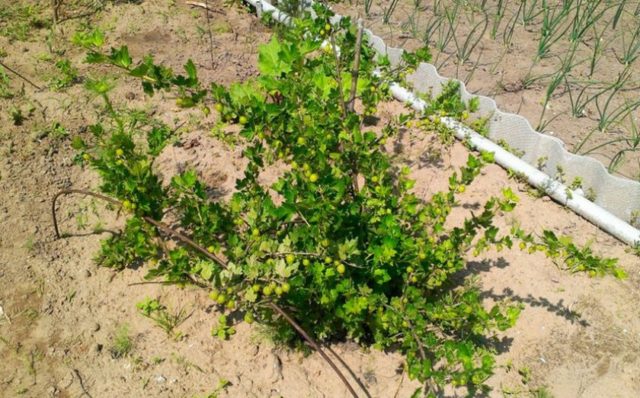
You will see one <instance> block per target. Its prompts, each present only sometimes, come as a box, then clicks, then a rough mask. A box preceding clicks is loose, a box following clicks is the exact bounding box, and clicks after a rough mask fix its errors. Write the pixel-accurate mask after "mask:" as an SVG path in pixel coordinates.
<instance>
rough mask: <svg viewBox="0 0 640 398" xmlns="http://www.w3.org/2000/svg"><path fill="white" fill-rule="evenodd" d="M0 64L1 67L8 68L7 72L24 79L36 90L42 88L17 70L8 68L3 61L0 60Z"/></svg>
mask: <svg viewBox="0 0 640 398" xmlns="http://www.w3.org/2000/svg"><path fill="white" fill-rule="evenodd" d="M0 66H2V67H3V68H5V69H6V70H8V71H9V72H11V73H13V74H14V75H16V76H18V77H19V78H21V79H22V80H24V81H25V82H27V83H29V84H30V85H32V86H33V87H35V88H36V89H37V90H42V87H40V86H38V85H37V84H35V83H34V82H32V81H31V80H29V79H27V78H26V77H24V76H23V75H22V74H20V73H19V72H17V71H15V70H13V69H11V68H9V67H8V66H7V65H6V64H5V63H3V62H2V61H0Z"/></svg>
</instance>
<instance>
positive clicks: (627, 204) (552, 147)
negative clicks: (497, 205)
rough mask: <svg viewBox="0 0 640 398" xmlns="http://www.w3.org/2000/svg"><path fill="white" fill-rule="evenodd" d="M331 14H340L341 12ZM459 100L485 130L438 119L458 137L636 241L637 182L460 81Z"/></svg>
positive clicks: (381, 47)
mask: <svg viewBox="0 0 640 398" xmlns="http://www.w3.org/2000/svg"><path fill="white" fill-rule="evenodd" d="M245 1H246V2H247V3H249V4H251V5H252V6H254V7H255V8H256V11H257V13H258V14H259V15H260V14H262V13H263V12H268V13H272V17H273V18H274V19H275V20H277V21H279V22H282V23H284V24H288V23H289V22H290V20H291V19H290V16H289V15H287V14H286V13H284V12H282V11H280V10H279V9H278V8H276V7H274V6H273V5H272V4H270V3H268V2H267V1H265V0H245ZM335 18H336V19H339V18H342V17H341V16H340V15H336V16H335ZM365 31H366V34H367V36H368V39H369V42H370V44H371V45H372V46H373V48H374V49H375V50H376V51H378V52H379V53H380V54H386V55H388V57H389V59H390V61H391V63H392V64H397V63H398V62H400V59H401V56H402V53H403V51H404V50H403V49H400V48H394V47H389V46H387V45H386V44H385V42H384V40H382V38H380V37H379V36H376V35H375V34H374V33H373V32H371V31H370V30H365ZM450 80H455V79H450V78H446V77H443V76H441V75H440V74H439V73H438V71H437V70H436V68H435V66H433V65H431V64H428V63H421V64H420V65H419V67H418V68H416V71H415V72H414V73H413V74H412V75H411V76H409V77H408V78H407V81H408V82H409V83H410V84H411V85H412V86H413V89H414V90H415V92H416V93H418V94H423V95H424V94H430V95H432V96H435V95H438V94H439V93H440V92H441V90H442V86H443V84H444V83H446V82H448V81H450ZM458 82H459V83H460V92H461V96H462V99H463V100H469V99H471V98H473V97H477V98H478V99H479V103H480V107H479V110H478V114H479V115H480V116H483V117H487V116H489V117H490V119H489V126H488V127H489V134H488V137H486V138H485V137H483V136H481V135H480V134H478V133H477V132H475V131H473V130H471V129H469V128H468V127H466V126H464V125H462V124H461V123H459V122H458V121H456V120H454V119H451V118H443V119H442V121H443V123H445V124H446V125H447V126H448V127H449V128H451V129H452V130H453V131H454V133H455V135H456V137H457V138H458V139H461V140H462V139H466V140H469V141H470V142H471V144H472V146H473V147H474V148H476V149H479V150H486V151H490V152H492V153H494V155H495V158H496V163H498V164H499V165H501V166H502V167H504V168H505V169H508V170H513V171H515V172H518V173H521V174H522V175H524V176H525V177H526V179H527V181H528V182H529V184H531V185H533V186H534V187H536V188H538V189H541V190H543V191H545V192H546V193H547V194H548V195H549V196H550V197H551V198H552V199H554V200H555V201H557V202H559V203H560V204H562V205H564V206H567V207H568V208H570V209H571V210H573V211H574V212H575V213H577V214H579V215H581V216H582V217H584V218H585V219H587V220H589V221H590V222H592V223H594V224H595V225H597V226H598V227H600V228H602V229H603V230H605V231H607V232H608V233H610V234H611V235H613V236H615V237H616V238H618V239H619V240H621V241H623V242H625V243H627V244H629V245H632V246H634V245H638V244H640V230H638V229H636V228H634V227H633V226H632V225H630V221H631V218H632V217H633V213H634V211H640V182H636V181H632V180H629V179H626V178H621V177H617V176H613V175H611V174H609V172H608V171H607V170H606V168H605V167H604V165H603V164H602V163H600V162H599V161H597V160H595V159H593V158H590V157H586V156H581V155H575V154H572V153H569V152H568V151H567V150H566V149H565V147H564V142H562V140H560V139H558V138H556V137H551V136H548V135H545V134H541V133H539V132H537V131H535V130H534V129H533V127H532V126H531V124H530V123H529V121H528V120H527V119H526V118H524V117H522V116H520V115H516V114H512V113H507V112H503V111H501V110H499V109H498V106H497V104H496V102H495V101H494V100H493V99H491V98H489V97H485V96H482V95H473V94H471V93H469V91H467V89H466V86H465V84H464V83H463V82H460V81H458ZM391 92H392V94H393V95H394V97H395V98H396V99H398V100H400V101H402V102H405V103H407V104H409V105H411V106H412V107H413V108H414V109H416V110H417V111H422V110H424V109H425V107H426V102H424V101H423V100H421V99H420V98H419V95H416V94H415V93H413V92H410V91H409V90H407V89H405V88H403V87H401V86H399V85H398V84H394V85H392V87H391ZM500 140H503V141H504V142H506V143H507V144H508V145H509V146H510V147H511V148H514V149H517V150H520V151H522V152H523V153H524V155H523V156H522V157H521V158H519V157H517V156H515V155H514V154H512V153H510V152H508V151H506V150H505V149H503V148H502V147H501V146H499V145H497V144H496V143H495V142H497V141H500ZM539 159H545V161H544V163H545V167H544V168H543V170H539V169H537V168H536V167H534V166H533V165H534V164H536V163H537V162H538V160H539ZM560 169H561V170H563V174H564V175H563V178H564V179H565V180H566V181H572V180H573V179H574V178H576V177H579V178H580V179H581V180H582V189H578V190H571V189H569V188H568V187H567V186H565V185H564V183H562V182H561V181H559V178H558V177H559V176H558V175H557V174H558V172H557V171H558V170H560ZM584 191H591V192H593V194H595V200H593V201H591V200H589V199H587V198H585V197H584Z"/></svg>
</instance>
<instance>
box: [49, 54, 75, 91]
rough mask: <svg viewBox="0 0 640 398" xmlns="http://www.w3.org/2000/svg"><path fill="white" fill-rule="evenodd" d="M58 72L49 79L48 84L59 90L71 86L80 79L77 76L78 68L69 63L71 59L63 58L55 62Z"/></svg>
mask: <svg viewBox="0 0 640 398" xmlns="http://www.w3.org/2000/svg"><path fill="white" fill-rule="evenodd" d="M56 68H57V69H58V74H57V75H56V76H54V77H53V78H52V79H51V81H50V86H51V88H52V89H54V90H60V89H63V88H67V87H70V86H72V85H73V84H75V83H77V82H79V81H80V79H79V78H78V69H76V68H75V67H73V66H72V65H71V61H69V60H68V59H63V60H60V61H58V62H56Z"/></svg>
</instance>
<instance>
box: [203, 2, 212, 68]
mask: <svg viewBox="0 0 640 398" xmlns="http://www.w3.org/2000/svg"><path fill="white" fill-rule="evenodd" d="M205 5H206V9H205V12H204V14H205V16H206V17H207V30H208V31H209V56H210V58H211V68H212V69H213V67H214V62H213V34H212V33H211V17H210V16H209V13H208V12H207V11H209V0H205Z"/></svg>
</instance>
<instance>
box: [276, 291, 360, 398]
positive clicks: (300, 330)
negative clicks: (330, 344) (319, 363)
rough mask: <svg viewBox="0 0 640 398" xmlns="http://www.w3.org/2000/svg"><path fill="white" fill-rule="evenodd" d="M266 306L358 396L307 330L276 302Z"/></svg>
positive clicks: (352, 393) (354, 395)
mask: <svg viewBox="0 0 640 398" xmlns="http://www.w3.org/2000/svg"><path fill="white" fill-rule="evenodd" d="M268 306H269V307H271V308H272V309H273V310H275V311H276V312H277V313H278V314H280V315H281V316H282V317H283V318H284V319H285V320H286V321H287V322H288V323H289V325H291V326H292V327H293V328H294V329H295V330H296V331H297V332H298V333H299V334H300V336H302V338H304V339H305V340H306V341H307V343H309V345H310V346H311V347H312V348H313V349H314V350H316V351H318V354H320V356H321V357H322V358H323V359H324V360H325V361H326V362H327V363H328V364H329V366H331V368H332V369H333V370H334V372H336V374H337V375H338V377H339V378H340V380H341V381H342V382H343V383H344V385H345V386H346V387H347V390H349V392H350V393H351V395H352V396H353V397H354V398H358V394H356V392H355V390H354V389H353V387H351V384H350V383H349V381H348V380H347V378H346V377H345V376H344V374H343V373H342V372H341V371H340V369H338V366H336V364H335V363H334V362H333V361H332V360H331V358H329V356H328V355H327V354H326V353H325V352H324V351H323V350H322V347H320V345H319V344H318V343H316V341H315V340H314V339H313V338H312V337H311V336H309V335H308V334H307V332H306V331H305V330H304V329H303V328H302V326H300V325H298V323H297V322H296V321H294V320H293V318H291V317H290V316H289V314H287V313H286V312H285V311H284V310H283V309H282V308H281V307H280V306H279V305H278V304H276V303H273V302H271V303H269V304H268Z"/></svg>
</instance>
